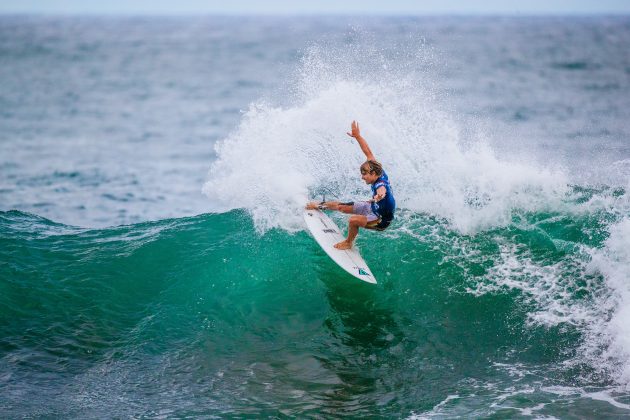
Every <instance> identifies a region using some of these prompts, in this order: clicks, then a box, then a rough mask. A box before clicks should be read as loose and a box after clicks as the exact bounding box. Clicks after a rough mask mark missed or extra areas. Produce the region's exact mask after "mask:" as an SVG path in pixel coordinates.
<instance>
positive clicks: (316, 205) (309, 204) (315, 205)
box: [306, 201, 319, 210]
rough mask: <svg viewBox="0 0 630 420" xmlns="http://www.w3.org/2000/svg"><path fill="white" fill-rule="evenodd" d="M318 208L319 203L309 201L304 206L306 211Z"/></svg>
mask: <svg viewBox="0 0 630 420" xmlns="http://www.w3.org/2000/svg"><path fill="white" fill-rule="evenodd" d="M318 207H319V203H318V202H317V201H311V202H310V203H308V204H307V205H306V210H315V209H316V208H318Z"/></svg>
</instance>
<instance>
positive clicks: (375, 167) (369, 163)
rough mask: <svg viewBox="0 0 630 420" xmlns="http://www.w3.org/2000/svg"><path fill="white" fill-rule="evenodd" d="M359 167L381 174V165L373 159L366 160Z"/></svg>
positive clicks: (362, 169)
mask: <svg viewBox="0 0 630 420" xmlns="http://www.w3.org/2000/svg"><path fill="white" fill-rule="evenodd" d="M359 169H360V170H361V171H367V172H369V173H372V172H374V174H375V175H378V176H381V175H383V165H381V164H380V163H379V162H377V161H375V160H366V161H365V162H363V164H362V165H361V167H360V168H359Z"/></svg>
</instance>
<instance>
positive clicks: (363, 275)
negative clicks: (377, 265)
mask: <svg viewBox="0 0 630 420" xmlns="http://www.w3.org/2000/svg"><path fill="white" fill-rule="evenodd" d="M304 221H305V222H306V226H307V227H308V230H309V231H310V232H311V234H312V235H313V238H315V241H317V243H318V244H319V246H321V247H322V249H323V250H324V251H325V252H326V254H328V256H329V257H330V258H331V259H332V260H333V261H334V262H335V263H337V265H338V266H339V267H341V268H343V269H344V270H346V271H347V272H348V273H349V274H351V275H353V276H354V277H356V278H358V279H359V280H362V281H365V282H367V283H372V284H376V279H375V278H374V275H373V274H372V271H370V268H369V267H368V266H367V264H366V263H365V261H364V260H363V258H362V257H361V254H359V250H358V249H357V248H356V246H353V247H352V248H351V249H344V250H341V249H337V248H335V247H334V246H333V245H335V244H336V243H338V242H341V241H343V240H344V239H345V237H344V236H343V235H342V234H341V229H339V227H338V226H337V225H336V224H335V222H333V221H332V219H331V218H330V217H328V216H327V215H326V214H325V213H324V212H322V211H321V210H304Z"/></svg>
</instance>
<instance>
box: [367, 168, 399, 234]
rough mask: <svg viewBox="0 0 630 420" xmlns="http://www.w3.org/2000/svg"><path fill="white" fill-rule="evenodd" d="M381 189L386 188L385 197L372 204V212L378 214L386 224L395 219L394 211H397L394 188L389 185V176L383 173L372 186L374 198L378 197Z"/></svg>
mask: <svg viewBox="0 0 630 420" xmlns="http://www.w3.org/2000/svg"><path fill="white" fill-rule="evenodd" d="M380 187H385V190H386V194H385V197H383V199H382V200H381V201H379V202H372V212H374V214H377V215H379V216H380V217H381V219H383V221H385V222H390V221H392V220H393V219H394V211H395V210H396V200H395V199H394V194H393V193H392V187H391V186H390V185H389V179H388V178H387V174H386V173H385V171H383V174H382V175H381V176H380V177H379V178H378V179H377V180H376V181H375V182H374V184H372V197H374V196H375V195H376V190H377V189H378V188H380Z"/></svg>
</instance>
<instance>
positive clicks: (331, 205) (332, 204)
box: [306, 201, 352, 214]
mask: <svg viewBox="0 0 630 420" xmlns="http://www.w3.org/2000/svg"><path fill="white" fill-rule="evenodd" d="M320 207H323V208H325V209H326V210H336V211H340V212H342V213H348V214H350V213H352V204H348V203H342V202H340V201H325V202H321V201H311V202H310V203H308V204H307V205H306V209H307V210H315V209H318V208H320Z"/></svg>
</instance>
